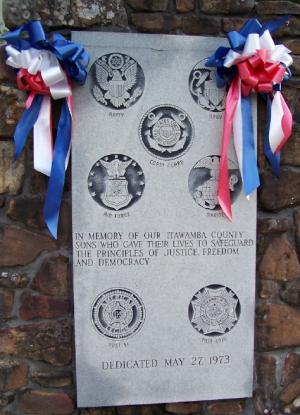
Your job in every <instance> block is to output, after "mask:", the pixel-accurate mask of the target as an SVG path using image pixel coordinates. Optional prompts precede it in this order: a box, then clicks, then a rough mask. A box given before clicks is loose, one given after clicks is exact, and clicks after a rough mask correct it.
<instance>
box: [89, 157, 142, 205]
mask: <svg viewBox="0 0 300 415" xmlns="http://www.w3.org/2000/svg"><path fill="white" fill-rule="evenodd" d="M144 188H145V177H144V173H143V170H142V169H141V167H140V166H139V165H138V163H137V162H136V161H134V160H133V159H132V158H130V157H128V156H125V155H124V154H110V155H107V156H104V157H102V158H101V159H100V160H98V161H97V162H96V163H95V164H94V165H93V167H92V168H91V171H90V173H89V176H88V189H89V192H90V195H91V196H92V198H93V199H94V200H95V202H97V203H99V205H101V206H103V207H105V208H107V209H110V210H122V209H125V208H128V207H130V206H131V205H133V204H134V203H135V202H137V201H138V200H139V199H140V198H141V196H142V194H143V191H144Z"/></svg>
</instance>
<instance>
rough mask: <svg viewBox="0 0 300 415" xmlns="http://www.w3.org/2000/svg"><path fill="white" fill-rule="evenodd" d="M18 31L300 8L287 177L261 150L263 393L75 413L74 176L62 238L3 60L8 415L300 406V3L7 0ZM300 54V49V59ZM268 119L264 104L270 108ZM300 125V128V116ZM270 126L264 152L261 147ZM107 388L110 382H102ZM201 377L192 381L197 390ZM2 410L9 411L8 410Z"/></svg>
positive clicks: (3, 374)
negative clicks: (18, 138)
mask: <svg viewBox="0 0 300 415" xmlns="http://www.w3.org/2000/svg"><path fill="white" fill-rule="evenodd" d="M3 6H4V18H5V23H6V25H7V26H8V27H14V26H16V25H19V24H20V23H22V22H23V21H26V20H28V19H32V18H38V19H42V21H43V22H44V24H45V25H46V26H47V27H48V28H49V29H51V30H52V29H59V30H61V31H63V32H64V33H66V34H67V33H68V31H69V30H70V29H71V28H72V29H87V30H110V31H111V30H114V31H126V32H127V31H132V32H151V33H174V34H176V33H180V34H181V33H184V34H193V35H201V34H204V35H222V34H224V33H225V32H226V31H227V30H229V29H231V28H239V27H240V26H241V24H242V23H243V22H244V21H245V20H246V19H247V18H249V17H253V16H257V15H259V16H260V17H261V18H262V19H264V20H267V19H272V18H274V17H276V16H277V15H281V14H283V13H284V14H290V15H291V16H292V17H291V19H290V23H289V25H288V26H286V27H285V28H283V29H282V30H281V31H280V33H279V37H280V39H281V40H284V41H285V43H286V44H287V45H288V46H289V47H290V48H291V49H292V51H293V54H294V62H295V63H294V67H293V73H294V75H295V76H294V78H293V80H291V81H289V83H288V85H287V86H286V87H285V94H286V96H287V98H288V101H289V104H290V107H291V108H292V110H293V113H294V121H295V124H294V133H293V138H292V139H291V140H290V142H289V143H288V144H287V145H286V147H285V149H284V151H283V155H282V170H281V176H280V178H279V179H278V178H276V177H274V176H273V175H272V174H271V173H270V171H269V167H268V165H267V163H266V161H265V159H264V157H263V155H262V154H260V155H259V163H260V168H261V178H262V186H261V189H260V192H259V215H258V216H259V219H258V245H257V252H258V267H257V313H256V317H257V323H256V380H255V394H254V398H253V399H246V400H233V401H216V402H195V403H179V404H168V403H166V404H163V405H147V406H138V407H121V408H102V409H81V410H78V409H76V392H75V382H74V370H75V367H74V350H73V349H74V345H73V325H72V323H73V314H72V287H71V285H72V284H71V272H70V262H71V258H72V257H71V239H70V231H71V229H70V228H71V226H70V173H69V175H68V179H67V183H66V186H65V193H64V203H63V208H62V215H61V223H60V232H59V238H58V242H55V241H53V240H51V238H50V237H49V236H48V234H47V232H46V230H45V227H44V224H43V218H42V205H43V198H44V195H45V189H46V179H45V177H43V176H42V175H39V174H37V173H35V172H34V171H33V170H32V167H31V166H32V149H31V144H29V145H28V146H27V148H26V151H25V152H24V154H23V155H22V157H21V158H20V159H19V160H18V161H14V160H13V144H12V139H11V137H12V133H13V130H14V127H15V125H16V121H17V120H18V119H19V117H20V115H21V113H22V109H23V108H24V94H23V93H21V92H20V91H18V90H17V88H16V85H15V81H14V79H15V77H14V74H13V73H12V72H11V71H10V70H8V69H7V68H6V66H5V64H4V56H3V52H2V54H1V59H0V81H1V84H0V267H1V268H0V324H1V328H0V414H6V415H10V414H53V415H56V414H57V415H59V414H81V415H98V414H101V415H106V414H107V415H115V414H116V415H117V414H118V415H135V414H136V415H138V414H141V415H156V414H167V413H175V414H194V413H197V414H199V415H200V414H203V415H231V414H232V415H234V414H244V415H250V414H251V415H252V414H257V415H263V414H264V415H266V414H272V415H275V414H278V415H279V414H290V413H292V414H300V349H299V347H300V266H299V262H298V257H299V255H300V207H299V206H300V176H299V167H300V105H299V104H300V89H299V88H300V82H299V80H298V79H300V78H297V76H298V75H300V38H299V35H300V4H297V2H292V1H283V0H276V1H270V0H260V1H255V0H176V1H175V0H127V1H126V2H125V3H123V2H122V1H121V0H51V1H49V0H4V5H3ZM298 55H299V56H298ZM259 112H260V118H261V119H262V120H263V117H264V110H263V106H261V107H260V111H259ZM298 123H299V124H298ZM261 142H262V131H261V130H260V132H259V148H260V149H261V147H262V145H261ZM100 387H101V385H100ZM192 387H193V385H192V384H191V388H192ZM1 408H2V409H1Z"/></svg>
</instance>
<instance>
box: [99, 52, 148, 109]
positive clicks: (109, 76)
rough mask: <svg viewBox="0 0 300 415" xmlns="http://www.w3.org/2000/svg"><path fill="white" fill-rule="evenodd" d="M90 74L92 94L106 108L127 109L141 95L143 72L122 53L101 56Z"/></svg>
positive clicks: (143, 82)
mask: <svg viewBox="0 0 300 415" xmlns="http://www.w3.org/2000/svg"><path fill="white" fill-rule="evenodd" d="M91 73H92V77H93V80H94V85H93V87H92V94H93V96H94V97H95V99H96V101H98V102H99V103H100V104H102V105H104V106H106V107H108V108H112V109H125V108H128V107H130V106H131V105H132V104H134V103H135V102H136V101H137V100H138V99H139V98H140V97H141V95H142V93H143V90H144V85H145V78H144V73H143V70H142V68H141V67H140V65H139V64H138V63H137V62H136V61H135V60H134V59H133V58H131V57H130V56H127V55H123V54H122V53H111V54H109V55H104V56H101V57H100V58H99V59H97V60H96V62H95V63H94V64H93V65H92V68H91Z"/></svg>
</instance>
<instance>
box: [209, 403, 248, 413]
mask: <svg viewBox="0 0 300 415" xmlns="http://www.w3.org/2000/svg"><path fill="white" fill-rule="evenodd" d="M243 409H244V405H243V403H242V402H240V401H223V402H215V403H211V404H209V405H208V406H207V409H206V411H207V412H206V413H207V415H225V414H226V415H235V414H241V413H242V412H243Z"/></svg>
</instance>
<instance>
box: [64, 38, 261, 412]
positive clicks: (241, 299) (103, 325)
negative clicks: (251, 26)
mask: <svg viewBox="0 0 300 415" xmlns="http://www.w3.org/2000/svg"><path fill="white" fill-rule="evenodd" d="M73 38H74V40H75V41H77V42H79V43H81V44H83V46H84V47H86V48H87V49H88V50H89V52H90V54H91V62H90V66H89V69H88V78H87V83H86V85H85V86H84V87H83V88H80V89H78V90H76V91H75V93H74V137H73V150H72V151H73V153H72V163H73V164H72V197H73V201H72V209H73V213H72V214H73V267H74V307H75V341H76V377H77V392H78V393H77V399H78V405H79V406H82V407H88V406H91V407H97V406H110V405H128V404H146V403H164V402H180V401H199V400H210V399H229V398H241V397H247V396H251V394H252V380H253V378H252V376H253V374H252V372H253V369H252V368H253V320H254V298H255V285H254V284H255V278H254V275H255V240H256V230H255V227H256V198H255V196H253V197H251V199H250V200H247V199H246V198H245V197H244V195H243V191H242V180H241V175H240V172H239V169H238V165H237V160H236V156H235V153H234V151H233V149H232V148H230V151H229V155H228V173H229V188H230V196H231V202H232V209H233V221H232V222H230V221H228V220H227V219H226V217H225V216H224V214H223V212H222V210H221V207H220V205H219V202H218V199H217V186H218V177H219V168H220V132H221V130H222V125H223V118H224V105H225V96H226V94H225V90H224V89H222V88H221V89H218V88H216V85H215V71H214V69H213V68H207V67H206V66H205V61H206V58H207V57H208V56H209V55H210V54H211V53H212V52H213V51H214V50H215V49H216V47H217V46H219V45H220V44H222V39H217V38H202V37H184V36H165V35H164V36H161V35H138V34H115V33H88V32H85V33H83V32H76V33H73ZM253 110H254V111H255V110H256V106H255V103H253ZM229 378H230V380H231V381H230V383H228V379H229Z"/></svg>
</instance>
